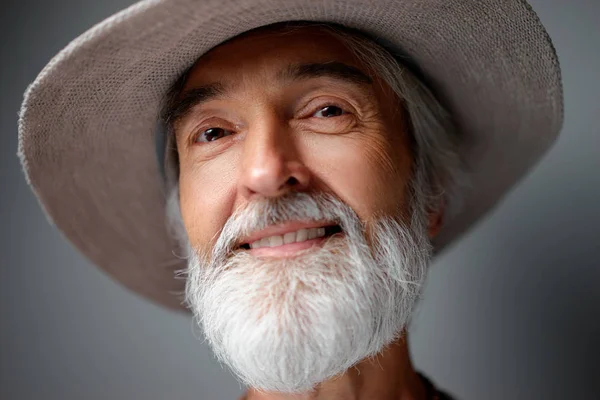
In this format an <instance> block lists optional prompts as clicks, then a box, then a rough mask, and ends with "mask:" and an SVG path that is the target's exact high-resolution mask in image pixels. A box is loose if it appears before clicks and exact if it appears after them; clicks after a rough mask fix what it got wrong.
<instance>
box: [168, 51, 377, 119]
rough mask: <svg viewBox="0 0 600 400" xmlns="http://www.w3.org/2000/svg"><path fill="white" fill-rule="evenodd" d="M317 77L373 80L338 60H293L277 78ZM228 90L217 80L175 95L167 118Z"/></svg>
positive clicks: (366, 82)
mask: <svg viewBox="0 0 600 400" xmlns="http://www.w3.org/2000/svg"><path fill="white" fill-rule="evenodd" d="M313 78H333V79H337V80H341V81H344V82H347V83H351V84H354V85H358V86H364V85H371V84H372V83H373V80H372V79H371V78H370V77H369V76H368V75H367V74H365V73H364V72H362V71H361V70H360V69H358V68H356V67H353V66H351V65H348V64H344V63H342V62H338V61H329V62H317V63H298V64H290V65H288V66H287V67H286V68H284V69H282V70H281V71H279V73H278V74H277V79H278V80H281V81H284V82H285V81H299V80H304V79H313ZM228 90H230V88H229V87H225V86H224V85H223V84H222V83H220V82H215V83H209V84H207V85H203V86H200V87H196V88H193V89H189V90H186V91H185V92H183V93H181V94H179V95H177V96H173V98H172V99H170V100H169V101H168V104H167V108H166V113H165V115H166V118H165V122H166V123H167V124H168V125H172V124H174V123H175V122H176V121H177V120H178V119H181V118H183V117H185V116H186V115H187V114H188V113H189V111H190V110H191V109H192V108H193V107H195V106H197V105H199V104H202V103H205V102H207V101H209V100H213V99H215V98H217V97H219V96H224V95H226V93H227V91H228Z"/></svg>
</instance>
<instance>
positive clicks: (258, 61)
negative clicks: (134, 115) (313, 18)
mask: <svg viewBox="0 0 600 400" xmlns="http://www.w3.org/2000/svg"><path fill="white" fill-rule="evenodd" d="M330 61H339V62H342V63H344V64H347V65H350V66H354V67H357V68H360V69H362V70H363V71H364V72H365V73H366V72H367V71H366V70H365V68H363V65H362V63H361V62H360V61H359V60H358V59H357V58H356V57H355V56H354V55H353V53H352V52H351V51H350V50H349V49H348V48H347V47H346V46H345V45H344V44H343V43H342V42H341V41H340V40H339V39H338V38H337V37H336V36H334V35H333V34H332V33H331V32H329V31H328V30H327V29H325V28H322V27H313V26H309V27H303V26H301V27H293V28H278V29H270V28H266V29H265V28H263V29H259V30H255V31H252V32H248V33H245V34H242V35H240V36H237V37H235V38H233V39H230V40H229V41H227V42H225V43H223V44H221V45H219V46H217V47H215V48H213V49H212V50H210V51H209V52H208V53H206V54H204V55H203V56H202V57H200V58H199V59H198V61H197V62H196V63H195V64H194V66H193V67H192V68H191V70H190V72H189V74H188V79H187V82H186V85H185V86H186V87H190V86H197V85H200V84H202V83H205V82H212V81H221V80H223V79H226V80H245V79H253V78H264V79H269V78H271V77H272V76H273V74H275V73H276V72H278V71H281V69H282V68H284V67H286V66H288V65H290V64H293V63H303V62H330Z"/></svg>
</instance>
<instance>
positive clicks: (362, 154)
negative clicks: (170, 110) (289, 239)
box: [177, 28, 412, 255]
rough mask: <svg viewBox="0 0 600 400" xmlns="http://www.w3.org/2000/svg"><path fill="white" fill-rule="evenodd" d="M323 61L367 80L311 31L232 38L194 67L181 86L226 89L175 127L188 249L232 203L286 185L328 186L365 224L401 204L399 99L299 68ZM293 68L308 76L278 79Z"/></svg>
mask: <svg viewBox="0 0 600 400" xmlns="http://www.w3.org/2000/svg"><path fill="white" fill-rule="evenodd" d="M331 62H335V63H340V64H345V65H348V66H350V67H354V68H357V69H358V70H360V71H362V72H363V73H364V74H365V75H367V71H366V69H365V68H364V66H362V65H361V64H359V63H358V62H357V61H356V59H355V58H354V57H353V55H352V54H351V52H350V51H349V50H347V49H346V48H345V47H344V46H342V45H341V44H340V43H339V42H337V40H336V39H334V38H333V37H332V36H330V35H329V34H328V33H327V32H322V31H320V30H317V29H315V28H303V29H300V30H298V31H296V32H288V33H286V34H285V35H280V34H279V35H273V34H269V33H260V34H258V33H254V34H251V35H248V36H246V37H240V38H237V39H235V40H233V41H231V42H228V43H226V44H223V45H221V46H219V47H217V48H215V49H213V50H212V51H210V52H209V53H208V54H206V55H204V56H203V57H202V58H201V59H200V60H199V62H198V63H197V64H196V65H195V66H194V68H193V69H192V70H191V73H190V74H189V78H188V80H187V83H186V85H185V87H184V89H183V92H184V93H185V92H188V93H189V92H190V91H191V90H193V89H197V88H201V87H203V86H205V85H211V84H215V83H217V84H219V85H220V86H221V87H222V89H223V93H222V94H219V95H217V96H215V97H212V98H211V99H209V100H207V101H205V102H202V103H201V104H198V105H196V106H194V107H193V108H191V109H190V110H189V113H188V114H187V115H186V117H185V118H182V119H181V120H180V122H179V123H178V124H177V149H178V152H179V160H180V177H179V179H180V181H179V182H180V199H181V212H182V216H183V221H184V224H185V227H186V229H187V232H188V236H189V239H190V242H191V244H192V245H193V246H194V247H196V248H201V249H204V250H208V249H210V248H211V247H212V246H213V244H214V241H215V240H216V235H217V234H218V232H219V231H220V230H221V229H222V227H223V225H224V224H225V222H226V221H227V219H228V218H229V217H230V216H231V215H232V213H233V211H234V210H235V209H236V208H238V207H244V206H245V205H246V204H248V203H249V202H251V201H252V200H255V199H257V198H260V197H277V196H280V195H282V194H284V193H285V192H287V191H290V190H297V191H311V192H326V193H332V194H334V195H335V196H337V197H338V198H339V199H341V200H342V201H343V202H345V203H346V204H347V205H349V206H350V207H351V208H352V209H353V210H354V211H355V212H356V213H357V214H358V216H359V217H360V218H361V219H362V220H364V221H370V220H371V219H372V218H373V217H374V216H375V215H381V214H384V215H387V214H397V213H398V212H400V211H402V210H403V209H404V208H405V202H406V197H407V196H406V189H407V183H408V180H409V175H410V168H411V163H412V157H411V152H410V150H409V146H408V143H409V142H408V134H407V132H406V129H405V123H404V120H403V115H402V112H401V108H400V107H399V104H398V100H397V99H396V97H395V96H394V94H393V93H392V92H391V90H390V89H389V87H388V86H387V85H385V84H384V83H383V82H381V81H380V80H378V79H377V78H376V77H374V76H369V78H370V79H371V80H372V83H368V82H366V80H365V81H364V82H363V81H361V80H360V79H358V78H357V77H355V78H354V79H349V78H348V79H343V78H341V76H342V75H350V74H344V71H340V70H341V68H338V71H339V73H338V74H337V76H336V74H335V73H334V72H330V71H328V72H329V73H325V72H324V73H323V74H322V76H318V75H320V74H319V72H318V70H319V67H318V66H313V67H312V68H311V67H310V66H308V64H320V63H331ZM298 66H305V70H311V71H312V72H310V73H309V72H306V73H304V74H301V73H294V72H297V71H291V73H289V74H286V72H287V71H288V70H291V69H292V68H293V67H298ZM321 69H322V70H324V69H325V68H321ZM315 71H316V72H315ZM367 76H368V75H367ZM290 178H291V179H290ZM271 254H272V255H279V253H277V252H275V251H271ZM282 254H283V253H282Z"/></svg>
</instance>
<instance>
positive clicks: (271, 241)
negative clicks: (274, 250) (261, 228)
mask: <svg viewBox="0 0 600 400" xmlns="http://www.w3.org/2000/svg"><path fill="white" fill-rule="evenodd" d="M323 236H325V228H310V229H300V230H297V231H295V232H288V233H286V234H285V235H274V236H268V237H264V238H262V239H260V240H257V241H255V242H252V243H250V248H251V249H259V248H261V247H275V246H281V245H283V244H290V243H298V242H305V241H307V240H310V239H316V238H320V237H323Z"/></svg>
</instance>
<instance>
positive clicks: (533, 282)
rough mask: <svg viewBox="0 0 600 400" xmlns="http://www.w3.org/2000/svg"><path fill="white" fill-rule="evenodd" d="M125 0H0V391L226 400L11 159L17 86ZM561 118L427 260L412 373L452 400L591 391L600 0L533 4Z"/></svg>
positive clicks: (179, 325) (165, 321)
mask: <svg viewBox="0 0 600 400" xmlns="http://www.w3.org/2000/svg"><path fill="white" fill-rule="evenodd" d="M130 3H131V1H127V0H103V1H95V0H94V1H92V0H85V1H83V0H79V1H74V0H53V1H42V0H39V1H18V2H17V1H8V2H7V1H3V2H2V8H1V11H0V15H1V17H0V21H1V23H0V43H1V45H0V51H1V61H0V79H1V80H0V82H1V85H0V88H1V90H0V113H1V117H0V124H1V125H0V126H1V132H2V134H1V136H0V139H1V140H2V142H1V144H2V145H1V147H0V150H1V152H2V155H1V157H0V174H1V175H0V176H1V184H2V186H1V187H2V191H1V197H0V213H1V214H0V216H1V218H0V221H1V222H0V257H1V258H0V263H1V264H0V266H1V269H0V271H1V276H0V289H1V290H0V315H1V331H0V332H1V340H0V346H1V347H0V356H1V358H0V362H1V364H0V398H1V399H7V400H9V399H10V400H13V399H90V400H92V399H127V400H133V399H145V400H150V399H208V400H220V399H223V400H233V399H235V398H236V396H237V395H238V394H239V393H240V392H241V388H240V386H239V385H238V384H237V383H236V382H235V380H234V379H233V378H232V377H231V376H230V374H229V373H228V372H227V371H226V370H225V369H223V368H221V367H220V366H219V365H218V363H217V362H216V361H215V360H214V359H213V358H212V356H211V353H210V350H209V349H208V348H207V347H206V345H205V344H203V343H202V342H201V340H198V339H197V336H198V333H197V332H196V331H194V330H193V329H192V324H191V322H190V320H189V319H188V318H186V317H184V316H181V315H175V314H172V313H169V312H167V311H164V310H162V309H160V308H158V307H156V306H154V305H152V304H148V303H146V302H145V301H143V300H142V299H140V298H138V297H136V296H135V295H133V294H130V293H128V292H126V291H125V290H124V289H122V288H121V287H120V286H118V285H115V284H114V283H113V282H112V281H110V280H109V278H107V277H106V276H104V275H103V273H101V272H100V271H98V270H96V269H95V268H94V267H93V266H92V265H90V263H88V262H87V261H86V260H85V259H84V258H83V257H82V256H81V255H79V254H78V253H77V251H76V250H74V248H72V247H71V246H70V245H69V244H68V243H67V242H65V241H64V240H63V239H62V237H61V235H60V234H59V233H58V232H57V231H56V230H55V229H54V228H52V227H51V226H50V225H49V224H48V223H47V222H46V219H45V217H44V216H43V214H42V212H41V210H40V208H39V207H38V205H37V202H36V200H35V198H34V196H33V194H32V193H31V192H30V190H29V189H28V187H27V186H26V183H25V181H24V179H23V175H22V173H21V169H20V166H19V163H18V159H17V157H16V149H17V127H16V121H17V112H18V110H19V106H20V103H21V100H22V93H23V91H24V90H25V88H26V86H27V85H28V84H29V83H30V82H31V81H33V79H34V78H35V76H36V75H37V73H38V72H39V71H40V70H41V68H42V67H43V66H44V65H45V64H46V62H47V61H48V60H49V59H50V58H51V57H52V56H53V55H54V54H55V53H56V52H58V51H59V50H60V49H61V48H62V47H64V46H65V45H66V44H67V43H68V42H69V41H70V40H71V39H72V38H74V37H75V36H77V35H78V34H79V33H81V32H83V31H84V30H85V29H87V28H88V27H90V26H91V25H92V24H94V23H95V22H98V21H99V20H100V19H102V18H104V17H107V16H109V15H110V14H112V13H113V12H115V11H117V10H119V9H121V8H123V7H125V6H127V5H128V4H130ZM532 5H533V7H534V9H535V10H536V11H537V12H538V13H539V16H540V18H541V20H542V22H543V23H544V24H545V25H546V27H547V29H548V31H549V32H550V35H551V36H552V37H553V39H554V43H555V45H556V48H557V50H558V53H559V57H560V59H561V62H562V67H563V74H564V86H565V102H566V120H565V127H564V131H563V134H562V137H561V138H560V139H559V140H558V143H557V145H556V146H555V147H554V148H553V149H552V151H551V152H550V153H549V154H548V155H547V157H546V158H545V159H544V161H543V162H542V163H541V164H540V165H539V167H537V168H536V169H535V170H534V171H533V172H532V173H531V174H530V175H529V176H527V177H526V178H525V179H524V180H523V181H522V183H521V184H520V185H519V186H518V187H517V188H515V190H513V191H512V192H511V193H510V194H509V195H508V197H507V198H506V200H505V201H504V202H503V203H502V204H501V205H500V206H499V207H498V208H497V209H496V210H495V211H494V212H493V213H492V214H491V215H490V216H489V218H487V219H485V220H484V221H482V222H481V223H480V224H479V225H478V226H477V227H476V228H475V229H474V230H472V231H471V232H470V234H468V235H467V236H465V237H464V239H463V240H462V241H460V243H458V244H457V245H455V246H454V247H452V248H451V249H450V250H449V251H448V252H446V253H445V254H444V255H443V256H442V257H441V258H439V259H438V260H437V262H436V263H435V265H434V266H433V267H432V270H431V273H430V277H429V280H428V284H427V288H426V291H425V300H424V302H423V304H422V306H421V307H420V311H419V313H418V314H417V317H416V318H415V320H414V323H413V325H412V327H411V349H412V354H413V358H414V361H415V364H416V366H417V367H418V368H419V369H421V370H423V371H425V372H426V373H427V374H428V375H429V376H431V377H432V378H433V380H434V381H436V382H437V383H438V384H439V385H440V386H442V387H445V388H447V389H449V390H450V391H451V392H453V393H454V394H456V395H457V397H458V398H460V399H465V400H468V399H600V365H599V363H600V342H599V339H600V318H599V316H600V290H598V289H599V283H600V268H599V267H600V261H599V259H600V245H599V242H600V240H599V239H600V234H599V233H598V229H599V228H600V210H599V208H600V173H599V171H600V135H599V131H600V128H599V123H598V116H599V115H600V106H599V104H600V95H599V92H600V78H599V76H598V75H599V73H600V40H599V39H600V17H599V16H600V2H598V1H596V0H587V1H586V0H577V1H575V0H562V1H551V0H535V1H533V2H532Z"/></svg>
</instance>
